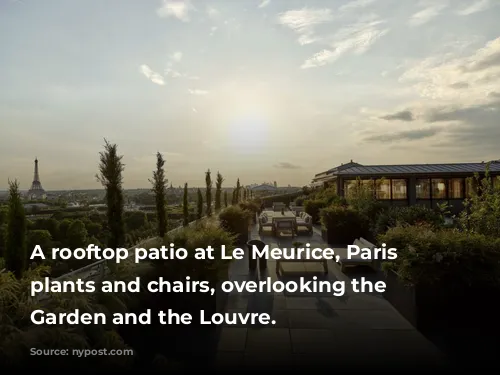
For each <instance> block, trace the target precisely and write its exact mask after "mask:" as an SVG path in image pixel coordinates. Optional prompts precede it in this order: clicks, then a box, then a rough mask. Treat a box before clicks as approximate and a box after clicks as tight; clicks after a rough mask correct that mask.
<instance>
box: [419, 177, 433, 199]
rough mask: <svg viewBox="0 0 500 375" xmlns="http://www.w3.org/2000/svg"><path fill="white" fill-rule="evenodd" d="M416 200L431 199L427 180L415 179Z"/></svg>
mask: <svg viewBox="0 0 500 375" xmlns="http://www.w3.org/2000/svg"><path fill="white" fill-rule="evenodd" d="M416 190H417V199H431V185H430V181H429V180H428V179H422V178H419V179H417V185H416Z"/></svg>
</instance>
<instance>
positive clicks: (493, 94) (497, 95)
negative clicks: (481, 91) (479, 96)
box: [488, 91, 500, 98]
mask: <svg viewBox="0 0 500 375" xmlns="http://www.w3.org/2000/svg"><path fill="white" fill-rule="evenodd" d="M488 96H489V97H491V98H500V92H495V91H492V92H490V93H489V94H488Z"/></svg>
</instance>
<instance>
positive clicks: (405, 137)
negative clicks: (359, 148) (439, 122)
mask: <svg viewBox="0 0 500 375" xmlns="http://www.w3.org/2000/svg"><path fill="white" fill-rule="evenodd" d="M442 130H443V129H442V128H441V127H428V128H423V129H414V130H404V131H401V132H395V133H391V134H387V133H384V134H379V135H373V136H370V137H367V138H365V142H394V141H416V140H420V139H425V138H430V137H433V136H435V135H436V134H438V133H440V132H441V131H442Z"/></svg>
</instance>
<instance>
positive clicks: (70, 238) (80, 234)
mask: <svg viewBox="0 0 500 375" xmlns="http://www.w3.org/2000/svg"><path fill="white" fill-rule="evenodd" d="M66 241H67V242H66V244H65V245H66V246H67V247H69V248H70V249H77V248H80V247H85V246H87V245H88V233H87V228H85V224H84V223H83V221H81V220H73V222H72V223H71V225H70V226H69V228H68V234H67V240H66Z"/></svg>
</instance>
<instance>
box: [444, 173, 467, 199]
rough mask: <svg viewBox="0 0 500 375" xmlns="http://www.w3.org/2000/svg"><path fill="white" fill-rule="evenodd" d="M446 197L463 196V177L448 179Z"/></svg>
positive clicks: (459, 197)
mask: <svg viewBox="0 0 500 375" xmlns="http://www.w3.org/2000/svg"><path fill="white" fill-rule="evenodd" d="M448 189H449V190H448V198H450V199H463V198H464V193H465V192H464V179H463V178H451V179H450V180H449V181H448Z"/></svg>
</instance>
